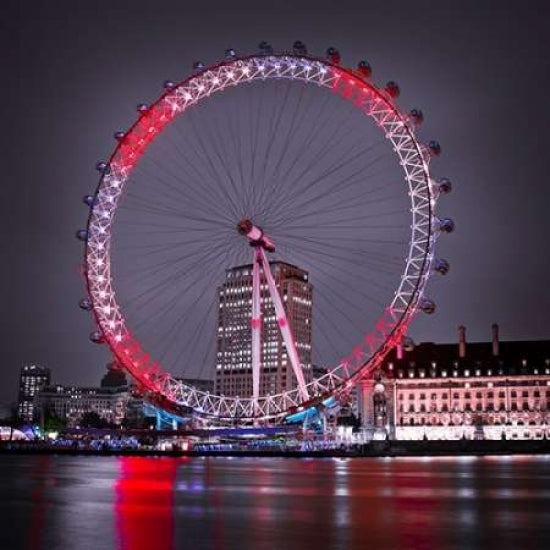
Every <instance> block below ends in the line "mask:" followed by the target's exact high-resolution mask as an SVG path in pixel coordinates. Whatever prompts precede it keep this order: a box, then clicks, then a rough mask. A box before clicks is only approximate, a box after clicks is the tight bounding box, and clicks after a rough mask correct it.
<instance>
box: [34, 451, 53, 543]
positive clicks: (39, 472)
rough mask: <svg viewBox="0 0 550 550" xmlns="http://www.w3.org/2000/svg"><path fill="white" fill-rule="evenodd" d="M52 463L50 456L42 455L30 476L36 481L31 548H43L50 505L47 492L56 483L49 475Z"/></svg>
mask: <svg viewBox="0 0 550 550" xmlns="http://www.w3.org/2000/svg"><path fill="white" fill-rule="evenodd" d="M50 463H51V457H50V456H41V457H40V458H39V460H38V464H37V468H35V469H33V470H32V473H31V475H30V478H31V479H32V480H33V482H34V483H35V486H34V487H33V489H32V490H31V493H30V496H31V498H32V504H33V507H32V516H31V524H30V529H29V533H30V538H29V548H30V550H38V549H39V548H42V535H43V533H44V526H45V516H46V508H47V506H48V502H47V498H46V494H45V492H46V490H47V488H48V487H49V486H51V485H52V484H54V482H53V481H52V480H50V478H49V477H48V473H49V471H50Z"/></svg>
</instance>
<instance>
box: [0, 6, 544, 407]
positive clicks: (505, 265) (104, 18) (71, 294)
mask: <svg viewBox="0 0 550 550" xmlns="http://www.w3.org/2000/svg"><path fill="white" fill-rule="evenodd" d="M549 12H550V9H549V8H548V7H547V3H545V2H535V1H531V2H523V3H518V2H502V1H499V2H496V1H495V2H488V1H472V2H469V1H464V2H454V1H453V2H451V1H442V2H423V1H420V2H414V3H412V2H395V1H394V2H391V1H389V2H366V1H363V2H347V1H339V2H328V1H326V0H321V1H316V2H309V1H301V2H285V1H279V2H276V3H266V2H224V3H221V2H204V3H193V4H191V3H188V2H163V3H158V2H155V3H153V2H140V1H133V2H120V1H116V2H115V1H111V2H65V1H57V2H42V1H34V2H15V1H7V2H2V4H1V6H0V48H1V51H2V55H1V57H0V68H1V71H2V77H3V78H2V86H1V87H0V94H1V103H0V104H1V105H2V109H3V111H2V112H3V132H2V134H1V136H0V139H1V140H2V142H1V149H0V150H1V151H2V166H3V182H2V186H1V198H2V200H1V202H0V209H1V220H2V232H1V234H0V252H1V254H2V260H3V266H4V268H3V269H2V272H1V275H0V277H1V280H2V288H3V289H4V295H3V300H2V307H3V315H2V321H1V322H2V331H1V333H0V334H1V336H0V339H1V349H2V367H1V371H0V372H1V374H0V381H1V385H0V400H11V399H14V397H15V392H16V380H17V374H18V370H19V368H20V366H21V365H22V364H23V363H25V362H37V363H43V364H46V365H48V366H50V367H51V368H52V369H53V370H54V373H55V374H54V376H55V379H56V380H58V381H60V382H74V383H80V384H95V383H97V382H98V380H99V378H100V376H101V375H102V373H103V369H104V367H103V365H104V363H105V362H106V361H107V360H108V354H107V353H106V351H105V350H103V349H101V348H98V347H97V346H92V345H91V344H89V342H88V333H89V332H90V330H91V325H90V322H89V319H88V318H87V317H86V315H82V314H81V312H80V311H79V310H78V308H77V307H76V304H77V301H78V299H79V298H80V297H81V296H82V289H83V283H82V280H81V277H80V276H79V265H80V255H81V246H80V243H78V242H77V241H76V240H75V239H74V231H75V229H77V228H78V227H81V226H82V225H83V223H84V221H85V215H86V212H85V209H84V207H83V206H82V205H81V203H80V199H81V196H82V195H84V194H85V193H87V192H90V191H91V190H93V188H94V187H95V184H96V180H97V174H96V172H95V170H94V165H95V162H96V161H97V160H98V159H101V158H104V157H106V156H107V155H108V154H109V153H110V151H111V149H112V147H113V145H114V144H113V140H112V133H113V132H114V131H115V130H118V129H124V128H126V127H127V126H128V125H129V124H130V123H131V122H132V121H133V120H134V118H135V105H136V104H137V103H138V102H141V101H145V102H147V101H150V100H152V99H154V98H155V97H157V96H158V94H159V90H160V84H161V83H162V82H163V81H164V80H165V79H166V78H172V79H176V80H177V79H181V78H183V77H184V76H186V75H187V74H188V72H189V68H190V66H191V64H192V62H193V61H195V60H197V59H201V60H203V61H205V62H206V63H212V62H215V61H216V60H218V59H220V58H221V57H222V55H223V51H224V49H225V48H226V47H228V46H232V47H235V48H237V49H238V50H239V51H254V50H255V49H256V46H257V44H258V42H259V41H261V40H267V41H269V42H271V43H272V44H273V45H274V47H275V48H276V49H277V48H281V49H284V48H288V47H290V45H291V44H292V42H293V41H294V40H296V39H301V40H302V41H304V42H306V44H307V45H308V47H309V50H310V51H311V52H315V53H319V54H322V53H323V52H324V51H325V49H326V47H328V46H331V45H334V46H337V47H338V48H339V49H340V51H341V52H342V54H343V58H344V59H343V61H344V64H350V65H354V64H355V63H356V61H357V60H359V59H362V58H365V59H368V60H369V61H370V62H371V64H372V66H373V69H374V79H375V81H376V82H378V83H384V82H386V81H387V80H390V79H395V80H397V81H398V82H399V84H400V85H401V88H402V96H401V98H400V100H399V103H400V104H401V105H403V106H404V107H406V108H411V107H417V106H418V107H420V108H422V109H423V111H424V113H425V124H424V127H423V128H422V136H423V137H425V138H426V139H431V138H435V139H438V140H439V141H440V142H441V144H442V147H443V155H442V157H441V158H440V159H438V160H437V163H436V164H434V170H435V171H436V173H437V174H438V175H446V176H448V177H450V178H451V179H452V181H453V183H454V190H453V193H452V195H451V196H450V197H448V198H445V200H444V204H443V205H442V208H441V212H442V213H444V214H446V215H450V216H452V217H453V218H454V219H455V221H456V224H457V230H456V232H455V233H454V234H453V235H452V236H450V237H447V238H445V239H443V240H442V241H441V242H440V246H439V253H440V254H441V255H442V256H444V257H447V258H448V259H449V260H450V262H451V272H450V273H449V275H448V276H447V277H446V278H442V279H439V280H434V281H432V282H431V283H430V290H429V294H430V295H431V296H433V297H434V299H435V300H436V302H437V304H438V312H437V314H436V315H434V316H431V317H424V318H418V319H417V320H415V322H414V324H413V326H412V327H411V335H412V336H413V338H415V339H416V340H419V341H423V340H434V341H450V340H454V338H455V330H456V325H457V324H459V323H463V324H465V325H466V326H467V327H468V338H469V339H471V340H483V339H486V338H488V337H489V330H490V324H491V323H492V322H493V321H497V322H499V323H500V325H501V332H502V337H503V338H505V339H537V338H548V334H549V330H550V318H549V315H548V310H549V309H550V293H549V292H548V290H547V286H548V275H549V272H550V259H549V256H548V253H547V248H548V246H547V243H546V241H547V239H548V236H549V235H550V231H549V229H550V222H549V216H548V213H547V212H548V204H549V202H550V201H549V199H550V186H549V185H548V178H547V158H546V157H547V153H545V152H544V151H545V149H546V147H547V144H546V143H545V141H546V140H545V138H546V129H547V128H548V126H549V122H550V120H549V118H550V116H549V109H548V106H547V100H546V96H547V90H548V84H549V79H550V77H549V74H550V73H549V70H548V69H549V66H548V65H549V64H548V55H547V50H548V40H547V37H546V33H547V27H548V24H549V23H550V13H549Z"/></svg>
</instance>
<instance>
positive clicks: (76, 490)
mask: <svg viewBox="0 0 550 550" xmlns="http://www.w3.org/2000/svg"><path fill="white" fill-rule="evenodd" d="M0 518H1V523H0V525H1V529H0V550H12V549H13V550H15V549H17V550H18V549H29V550H87V549H90V550H92V549H93V550H103V549H109V550H111V549H112V550H180V549H181V550H183V549H189V550H201V549H209V550H210V549H213V550H218V549H219V550H222V549H223V550H245V549H254V550H268V549H273V550H313V549H316V550H320V549H323V550H325V549H342V550H344V549H355V548H357V549H359V548H360V549H362V550H368V549H371V548H372V549H376V550H385V549H396V550H398V549H409V548H410V549H414V550H422V549H426V550H428V549H429V550H436V549H437V550H446V549H453V550H454V549H456V550H458V549H464V550H475V549H498V550H503V549H508V548H509V549H529V550H534V549H539V548H540V549H542V548H545V549H546V548H548V545H549V544H550V457H546V456H542V457H540V456H539V457H534V456H525V457H522V456H519V457H494V458H493V457H485V458H474V457H456V458H429V459H428V458H393V459H388V458H386V459H384V458H380V459H372V458H359V459H294V458H221V457H220V458H154V457H118V458H117V457H98V456H96V457H83V456H53V455H52V456H16V455H4V456H0Z"/></svg>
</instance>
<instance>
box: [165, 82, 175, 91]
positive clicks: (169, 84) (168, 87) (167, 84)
mask: <svg viewBox="0 0 550 550" xmlns="http://www.w3.org/2000/svg"><path fill="white" fill-rule="evenodd" d="M175 86H176V83H175V82H174V81H173V80H165V81H164V82H163V83H162V87H163V88H164V89H165V90H171V89H172V88H174V87H175Z"/></svg>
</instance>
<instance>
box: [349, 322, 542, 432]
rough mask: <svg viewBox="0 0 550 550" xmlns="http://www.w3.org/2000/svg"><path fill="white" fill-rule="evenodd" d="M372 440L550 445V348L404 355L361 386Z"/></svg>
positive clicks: (538, 344) (470, 347)
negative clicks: (547, 441) (513, 441)
mask: <svg viewBox="0 0 550 550" xmlns="http://www.w3.org/2000/svg"><path fill="white" fill-rule="evenodd" d="M359 391H360V394H361V395H360V399H359V404H360V412H361V416H362V421H363V426H364V430H365V431H366V434H367V438H374V439H384V438H392V439H408V440H411V439H417V440H418V439H428V440H430V439H463V438H464V439H542V438H550V341H547V340H543V341H516V342H500V341H499V334H498V326H497V325H493V327H492V340H491V341H489V342H479V343H469V344H467V343H466V329H465V328H464V327H459V328H458V343H457V344H431V343H424V344H420V345H418V346H415V347H414V348H412V349H408V350H407V349H404V348H403V347H398V348H396V349H395V350H394V351H392V353H391V354H390V355H389V356H388V357H387V358H386V360H385V361H384V364H383V366H382V368H381V369H379V370H378V371H376V372H375V373H374V375H373V377H372V378H371V379H367V380H363V381H362V382H361V383H360V387H359Z"/></svg>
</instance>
